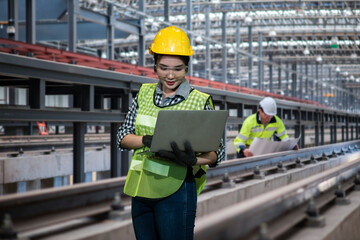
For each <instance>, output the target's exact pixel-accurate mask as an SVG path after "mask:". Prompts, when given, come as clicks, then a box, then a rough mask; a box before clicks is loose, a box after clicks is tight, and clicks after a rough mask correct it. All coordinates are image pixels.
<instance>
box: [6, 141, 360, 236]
mask: <svg viewBox="0 0 360 240" xmlns="http://www.w3.org/2000/svg"><path fill="white" fill-rule="evenodd" d="M358 144H359V141H352V142H346V143H338V144H332V145H325V146H320V147H314V148H307V149H301V150H299V151H289V152H282V153H276V154H271V155H263V156H259V157H251V158H247V159H237V160H230V161H226V162H223V163H221V164H220V165H219V166H218V167H217V168H209V169H208V172H207V176H208V183H207V186H211V185H215V184H218V183H221V182H222V178H223V176H224V175H225V174H226V173H228V174H229V175H230V177H234V176H236V177H238V176H239V175H241V174H242V175H246V174H247V175H251V174H253V170H254V169H255V168H256V166H260V167H261V168H271V167H274V166H276V165H277V164H278V163H279V161H282V162H284V163H286V162H287V163H289V164H290V163H294V161H295V160H296V159H298V158H301V159H302V161H308V160H309V159H310V158H311V157H312V156H314V158H318V159H320V158H323V157H324V155H323V154H325V155H327V156H330V155H334V154H335V155H336V154H342V153H345V152H351V151H352V150H355V149H356V148H358ZM335 155H334V156H335ZM124 184H125V177H120V178H113V179H106V180H101V181H98V182H94V183H83V184H75V185H72V186H66V187H61V188H54V189H45V190H41V191H33V192H31V191H30V192H27V193H23V194H9V195H4V196H1V197H0V218H1V219H3V218H4V215H5V214H9V215H10V216H11V218H12V220H13V222H14V228H15V229H16V231H19V232H22V231H26V230H31V229H35V228H39V227H44V226H49V225H52V224H56V223H61V222H63V221H69V220H73V219H77V218H79V217H88V216H97V215H101V214H106V213H108V212H109V211H110V210H111V207H110V205H111V202H112V201H113V199H114V196H115V193H117V192H119V193H122V192H123V187H124Z"/></svg>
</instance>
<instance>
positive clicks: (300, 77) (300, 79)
mask: <svg viewBox="0 0 360 240" xmlns="http://www.w3.org/2000/svg"><path fill="white" fill-rule="evenodd" d="M299 82H300V86H299V98H300V99H302V98H303V86H304V84H303V64H302V63H301V64H300V75H299ZM305 89H306V88H305Z"/></svg>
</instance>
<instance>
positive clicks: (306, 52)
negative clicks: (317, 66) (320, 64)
mask: <svg viewBox="0 0 360 240" xmlns="http://www.w3.org/2000/svg"><path fill="white" fill-rule="evenodd" d="M309 54H310V50H309V49H308V48H307V47H306V48H305V49H304V55H309Z"/></svg>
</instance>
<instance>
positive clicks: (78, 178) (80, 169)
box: [73, 122, 86, 183]
mask: <svg viewBox="0 0 360 240" xmlns="http://www.w3.org/2000/svg"><path fill="white" fill-rule="evenodd" d="M73 128H74V132H73V175H74V183H82V182H85V173H84V170H85V144H84V136H85V128H86V123H84V122H74V124H73Z"/></svg>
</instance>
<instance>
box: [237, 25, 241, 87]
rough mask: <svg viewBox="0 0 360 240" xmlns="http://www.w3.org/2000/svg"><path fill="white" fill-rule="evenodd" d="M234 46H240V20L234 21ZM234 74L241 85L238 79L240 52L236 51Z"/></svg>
mask: <svg viewBox="0 0 360 240" xmlns="http://www.w3.org/2000/svg"><path fill="white" fill-rule="evenodd" d="M236 48H237V49H239V48H240V21H236ZM236 76H237V79H238V80H239V85H241V79H240V53H239V52H238V51H236Z"/></svg>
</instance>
